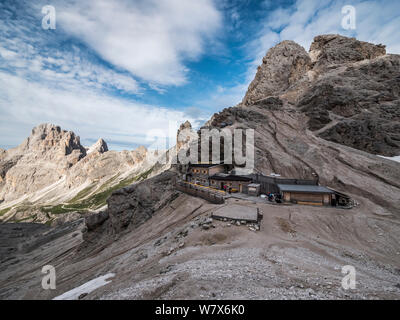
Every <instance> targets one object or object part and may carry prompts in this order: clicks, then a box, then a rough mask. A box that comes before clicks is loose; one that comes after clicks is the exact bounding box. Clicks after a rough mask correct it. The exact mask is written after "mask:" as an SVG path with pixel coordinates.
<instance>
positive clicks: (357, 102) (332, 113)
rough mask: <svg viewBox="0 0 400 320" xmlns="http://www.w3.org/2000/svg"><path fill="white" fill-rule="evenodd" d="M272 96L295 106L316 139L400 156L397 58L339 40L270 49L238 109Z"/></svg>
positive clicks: (370, 46) (374, 47)
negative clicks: (307, 49) (305, 48)
mask: <svg viewBox="0 0 400 320" xmlns="http://www.w3.org/2000/svg"><path fill="white" fill-rule="evenodd" d="M271 96H274V98H275V99H276V98H279V99H281V100H282V101H283V103H284V104H290V105H294V106H296V107H297V108H298V109H299V110H300V111H301V112H303V113H304V114H305V115H306V116H307V117H308V120H307V126H308V129H310V130H312V131H314V132H315V133H316V134H317V135H319V136H320V137H322V138H324V139H326V140H329V141H333V142H336V143H340V144H343V145H346V146H350V147H352V148H356V149H359V150H363V151H367V152H369V153H373V154H380V155H385V156H395V155H398V154H400V130H399V128H400V116H399V115H400V56H399V55H386V50H385V46H383V45H374V44H371V43H367V42H362V41H358V40H356V39H354V38H346V37H343V36H339V35H322V36H318V37H315V39H314V42H313V43H312V45H311V48H310V52H309V54H307V53H306V52H305V50H304V49H303V48H302V47H301V46H299V45H297V44H296V43H294V42H292V41H284V42H282V43H280V44H278V45H277V46H275V47H274V48H272V49H270V50H269V52H268V53H267V55H266V56H265V58H264V59H263V64H262V65H261V66H260V67H259V68H258V72H257V75H256V77H255V79H254V80H253V82H252V83H251V84H250V86H249V89H248V92H247V94H246V96H245V98H244V100H243V105H246V106H249V105H259V104H260V103H261V104H262V101H268V99H270V98H271Z"/></svg>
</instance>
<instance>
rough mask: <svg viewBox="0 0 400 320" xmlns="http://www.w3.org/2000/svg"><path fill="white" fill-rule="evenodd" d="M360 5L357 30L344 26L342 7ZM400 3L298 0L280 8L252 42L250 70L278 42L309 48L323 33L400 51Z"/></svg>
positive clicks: (358, 6) (258, 63)
mask: <svg viewBox="0 0 400 320" xmlns="http://www.w3.org/2000/svg"><path fill="white" fill-rule="evenodd" d="M349 4H351V5H353V6H354V7H355V8H356V20H357V26H356V30H350V31H349V30H344V29H343V28H342V25H341V22H342V18H343V15H342V12H341V11H342V7H343V6H345V5H349ZM399 12H400V2H399V1H389V0H384V1H380V2H378V1H351V2H350V3H349V1H348V0H337V1H331V0H323V1H309V0H297V1H296V3H295V5H294V6H292V7H289V8H278V9H276V10H274V11H272V12H270V13H269V14H268V16H267V17H266V19H265V21H264V25H263V27H262V29H261V30H260V31H259V33H258V35H257V36H256V37H255V39H253V40H252V41H251V42H250V44H249V49H248V55H249V57H251V59H252V60H253V65H252V66H251V68H250V71H249V73H250V74H252V75H254V74H255V71H256V68H255V67H254V66H255V65H260V64H261V59H262V57H263V56H264V55H265V54H266V52H267V51H268V50H269V49H270V48H271V47H272V46H274V45H276V44H277V43H279V42H281V41H283V40H293V41H295V42H297V43H298V44H300V45H302V46H303V47H304V48H305V49H306V50H307V51H308V50H309V48H310V45H311V43H312V41H313V38H314V37H315V36H317V35H321V34H329V33H334V34H336V33H337V34H342V35H344V36H351V37H356V38H357V39H358V40H362V41H367V42H372V43H376V44H379V43H382V44H385V45H386V46H387V51H388V52H389V53H400V32H398V30H399V27H400V16H399V15H398V13H399Z"/></svg>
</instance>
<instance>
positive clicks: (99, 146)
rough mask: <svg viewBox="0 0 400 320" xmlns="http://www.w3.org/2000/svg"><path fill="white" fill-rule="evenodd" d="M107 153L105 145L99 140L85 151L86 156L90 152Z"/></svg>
mask: <svg viewBox="0 0 400 320" xmlns="http://www.w3.org/2000/svg"><path fill="white" fill-rule="evenodd" d="M107 151H108V146H107V143H106V142H105V141H104V140H103V139H102V138H100V139H99V140H97V142H96V143H95V144H93V145H92V146H91V147H90V148H88V149H87V154H91V153H92V152H98V153H104V152H107Z"/></svg>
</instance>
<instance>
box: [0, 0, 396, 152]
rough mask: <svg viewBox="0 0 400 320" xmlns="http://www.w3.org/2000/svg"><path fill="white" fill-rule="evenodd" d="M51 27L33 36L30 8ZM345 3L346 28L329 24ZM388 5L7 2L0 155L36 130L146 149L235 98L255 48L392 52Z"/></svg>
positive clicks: (38, 25)
mask: <svg viewBox="0 0 400 320" xmlns="http://www.w3.org/2000/svg"><path fill="white" fill-rule="evenodd" d="M45 5H52V6H53V7H54V8H55V9H56V29H55V30H44V29H43V28H42V19H43V17H44V14H42V12H41V11H42V7H43V6H45ZM345 5H353V6H354V7H355V8H356V17H357V26H356V30H344V29H343V28H342V26H341V20H342V18H343V14H342V13H341V9H342V7H343V6H345ZM399 12H400V2H399V1H350V0H335V1H329V0H325V1H313V0H290V1H289V0H285V1H284V0H282V1H268V0H265V1H255V0H243V1H238V0H232V1H228V0H222V1H221V0H220V1H213V0H193V1H190V0H114V1H109V0H81V1H77V0H63V1H61V0H46V1H24V0H11V1H4V0H3V1H2V2H1V3H0V147H1V148H5V149H8V148H11V147H15V146H16V145H18V144H20V143H21V142H22V141H23V139H24V138H26V137H27V136H28V135H29V133H30V130H31V129H32V128H33V127H34V126H36V125H38V124H40V123H44V122H50V123H54V124H57V125H60V126H61V127H62V128H64V129H67V130H73V131H74V132H75V133H77V134H78V135H80V136H81V140H82V143H83V144H85V145H90V144H92V143H94V142H95V141H96V140H97V139H98V138H100V137H102V138H104V139H105V140H106V141H107V143H108V144H109V147H110V148H111V149H115V150H121V149H134V148H136V147H137V146H138V145H146V146H148V145H151V144H153V143H154V141H155V139H156V138H155V137H160V136H166V135H171V134H172V132H174V130H175V129H176V126H178V125H179V124H180V123H182V122H184V121H185V120H189V121H191V122H192V124H193V125H194V126H195V127H199V126H201V125H202V124H203V123H204V122H205V121H206V120H208V119H209V117H210V116H211V115H212V114H213V113H214V112H218V111H220V110H222V109H223V108H225V107H230V106H234V105H236V104H237V103H239V102H240V101H241V99H242V98H243V96H244V94H245V92H246V90H247V87H248V85H249V83H250V82H251V80H252V79H253V77H254V75H255V72H256V68H257V66H258V65H259V64H260V63H261V59H262V57H263V56H264V55H265V54H266V52H267V50H268V49H269V48H271V47H272V46H274V45H276V44H277V43H279V42H280V41H283V40H294V41H296V42H298V43H299V44H300V45H302V46H304V47H305V49H306V50H308V49H309V46H310V44H311V42H312V39H313V37H314V36H316V35H319V34H326V33H339V34H343V35H347V36H355V37H357V38H358V39H360V40H364V41H370V42H374V43H383V44H386V45H387V50H388V52H390V53H400V32H398V30H399V27H400V16H399Z"/></svg>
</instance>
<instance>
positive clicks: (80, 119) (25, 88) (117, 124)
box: [0, 72, 197, 149]
mask: <svg viewBox="0 0 400 320" xmlns="http://www.w3.org/2000/svg"><path fill="white" fill-rule="evenodd" d="M0 87H1V88H4V87H7V91H6V92H5V91H1V93H0V100H1V103H0V114H1V118H0V126H1V131H2V134H1V135H0V145H9V144H10V142H11V143H13V144H15V145H17V144H19V143H21V142H22V141H23V139H25V137H26V136H27V135H28V134H29V132H30V130H31V128H32V123H34V124H40V123H44V122H51V123H55V124H58V125H60V126H61V127H62V128H64V129H68V130H74V131H75V132H76V133H77V134H79V135H80V136H81V137H82V141H83V143H87V144H88V143H91V142H93V141H95V140H97V139H98V138H100V137H103V138H104V139H105V140H106V141H107V142H108V143H109V144H110V147H111V148H113V149H121V148H125V147H126V146H131V147H132V148H133V147H136V146H138V145H148V144H151V143H152V141H151V140H149V137H150V136H158V137H168V136H169V133H170V132H169V127H170V125H171V123H172V124H173V125H174V126H175V127H176V129H177V126H178V125H179V124H180V123H183V122H184V121H185V120H187V119H189V120H190V121H192V122H193V123H194V124H195V125H196V124H197V123H196V119H193V118H192V117H190V115H188V114H186V113H185V112H182V111H176V110H169V109H166V108H162V107H157V106H149V105H145V104H139V103H133V102H128V101H126V100H124V99H119V98H115V97H110V96H107V95H99V94H98V93H93V92H90V91H88V90H86V89H85V90H75V91H74V92H73V93H71V92H68V91H65V90H62V89H60V90H59V89H54V88H48V87H45V86H43V85H40V84H39V83H36V82H30V81H28V80H24V79H21V78H20V77H18V76H12V75H10V74H7V73H4V72H0ZM10 106H12V107H11V108H10ZM15 128H18V130H15Z"/></svg>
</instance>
